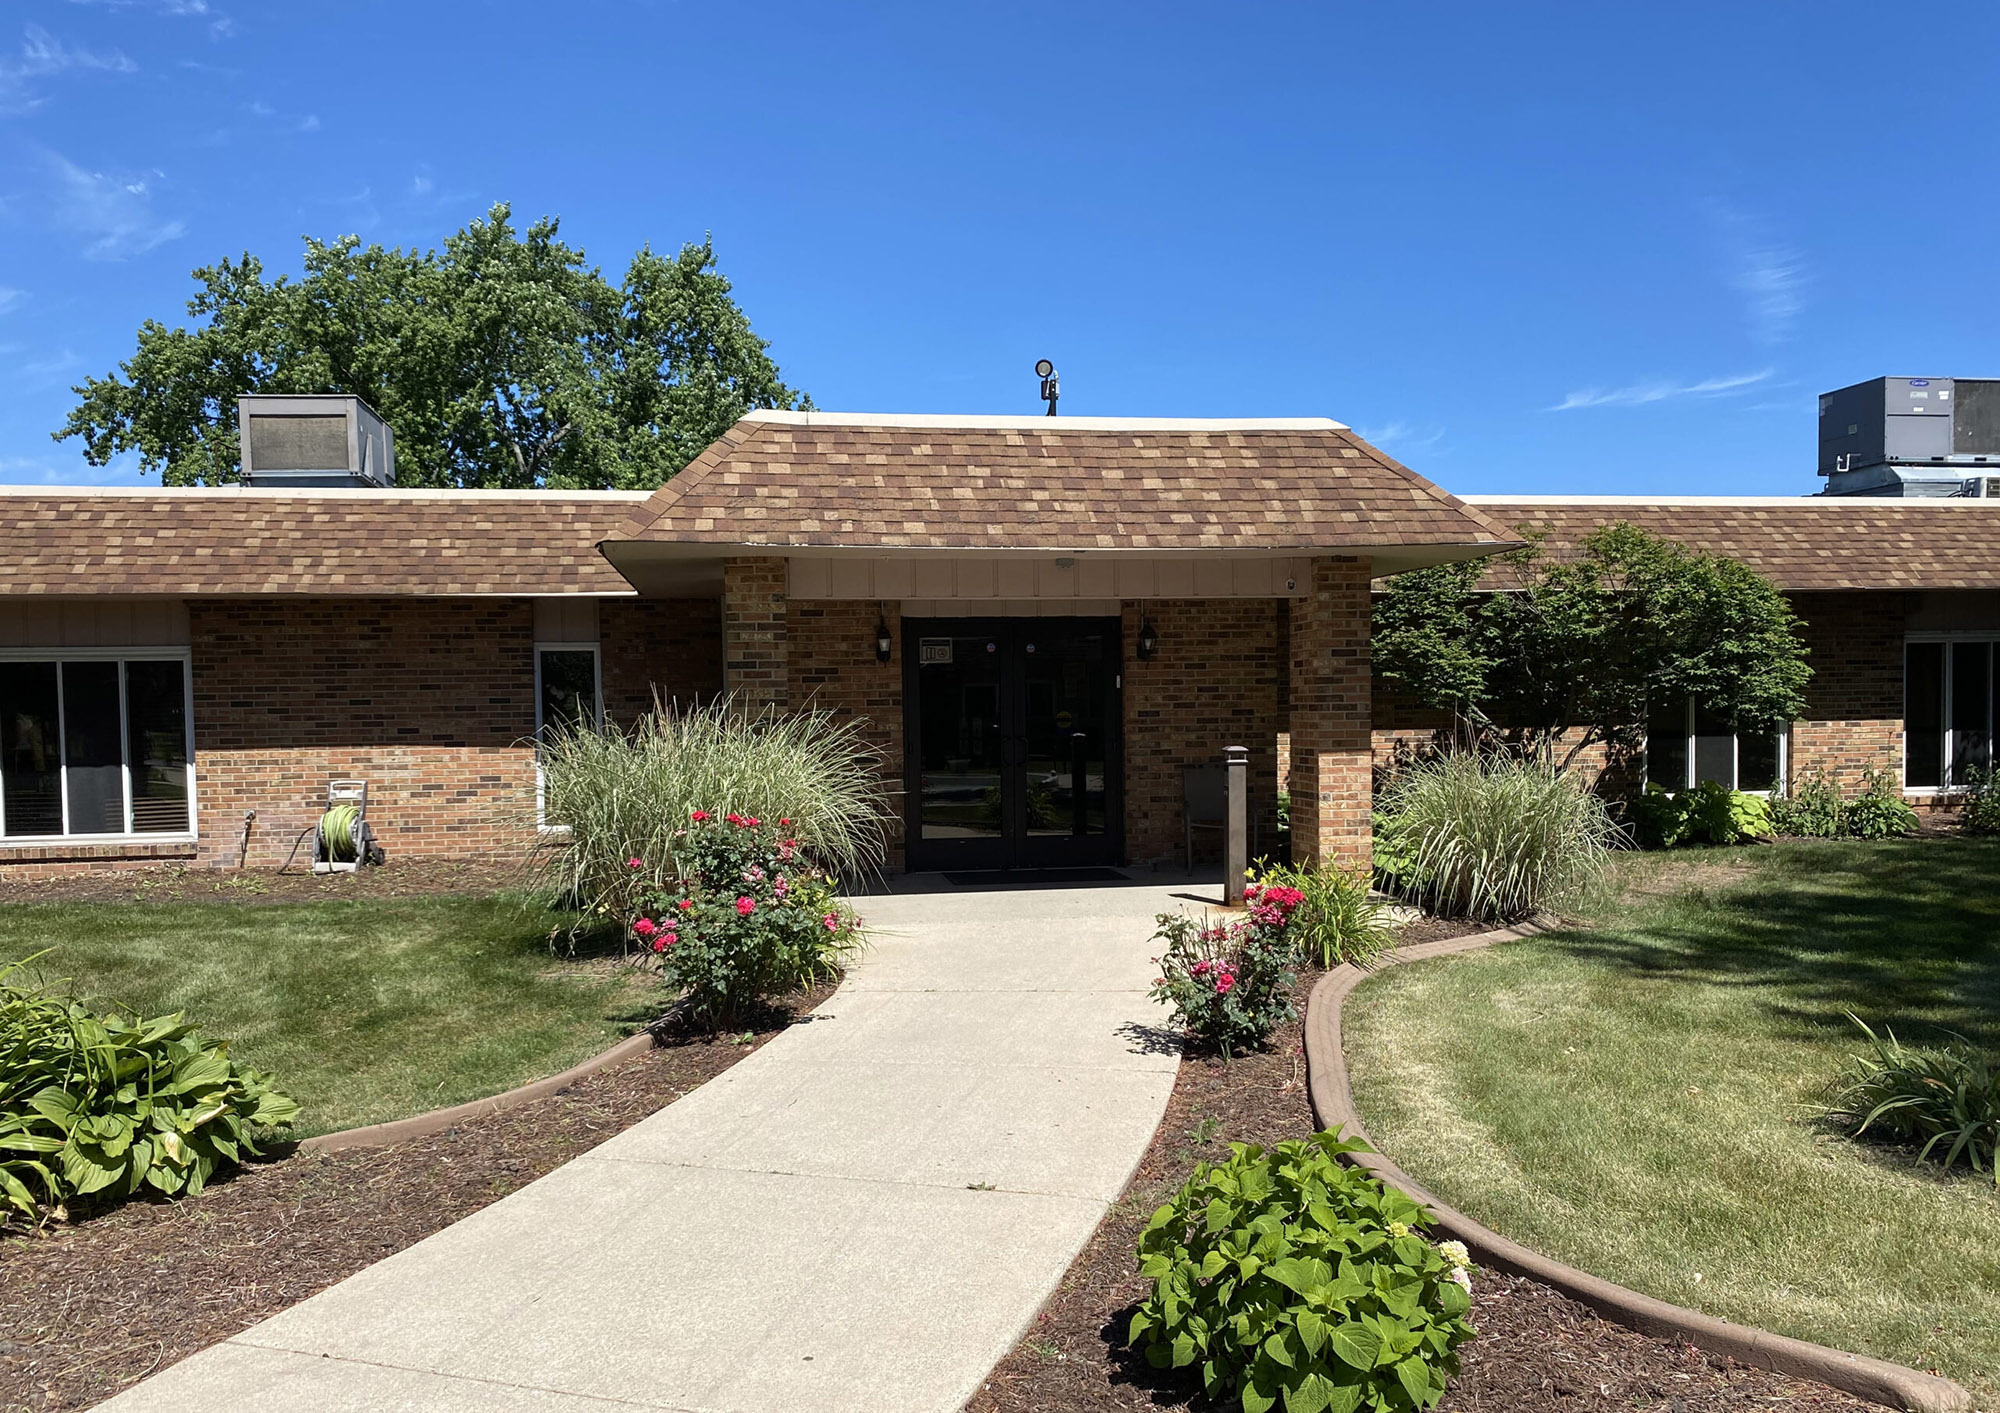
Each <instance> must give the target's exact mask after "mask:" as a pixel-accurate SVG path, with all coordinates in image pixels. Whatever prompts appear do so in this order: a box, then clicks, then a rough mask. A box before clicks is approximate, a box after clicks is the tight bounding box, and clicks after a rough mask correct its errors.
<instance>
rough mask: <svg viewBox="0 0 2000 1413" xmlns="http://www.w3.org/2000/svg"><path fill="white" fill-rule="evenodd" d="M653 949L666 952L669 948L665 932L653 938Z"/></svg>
mask: <svg viewBox="0 0 2000 1413" xmlns="http://www.w3.org/2000/svg"><path fill="white" fill-rule="evenodd" d="M653 950H654V951H655V952H664V951H666V950H667V939H666V936H665V934H662V935H661V936H658V937H655V938H654V939H653Z"/></svg>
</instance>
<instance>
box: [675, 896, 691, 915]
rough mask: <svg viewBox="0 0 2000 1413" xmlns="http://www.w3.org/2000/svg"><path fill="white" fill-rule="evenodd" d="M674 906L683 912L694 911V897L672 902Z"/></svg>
mask: <svg viewBox="0 0 2000 1413" xmlns="http://www.w3.org/2000/svg"><path fill="white" fill-rule="evenodd" d="M674 906H675V907H677V908H679V909H680V910H681V911H682V912H684V913H691V912H693V911H694V899H692V898H683V899H681V900H680V901H679V902H678V903H676V904H674Z"/></svg>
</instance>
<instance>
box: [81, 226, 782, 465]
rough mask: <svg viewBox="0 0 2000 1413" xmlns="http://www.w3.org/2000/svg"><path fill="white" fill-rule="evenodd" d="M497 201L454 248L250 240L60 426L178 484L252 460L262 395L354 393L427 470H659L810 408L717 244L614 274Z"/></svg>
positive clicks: (203, 274) (89, 390) (406, 461)
mask: <svg viewBox="0 0 2000 1413" xmlns="http://www.w3.org/2000/svg"><path fill="white" fill-rule="evenodd" d="M511 217H512V213H511V211H510V209H509V208H508V207H507V206H505V205H499V206H495V207H494V208H493V209H492V211H491V212H489V213H488V215H487V218H486V219H485V220H483V221H473V222H472V223H470V224H469V225H467V226H466V227H465V229H463V230H461V231H458V232H457V233H455V234H454V235H452V236H451V237H449V238H448V239H447V240H446V241H445V243H444V248H443V250H442V251H435V250H432V251H418V250H416V249H414V248H412V249H410V250H403V249H399V248H385V247H383V246H381V245H368V246H364V245H362V244H361V242H360V239H359V238H358V237H355V236H344V237H342V238H340V239H338V240H334V241H331V242H321V241H318V240H314V239H312V238H310V237H308V238H307V239H306V243H305V245H306V249H305V265H304V272H303V274H302V275H301V276H300V277H299V278H297V279H293V278H291V277H289V276H285V275H280V276H278V277H277V278H276V279H271V280H267V279H266V278H265V277H264V268H263V265H262V264H261V263H260V262H259V261H258V260H257V259H256V257H254V256H252V255H249V254H245V255H244V256H243V258H242V259H241V260H236V261H231V260H227V259H225V260H223V261H221V262H220V263H219V264H216V265H211V266H208V267H206V268H203V269H199V270H196V271H195V272H194V278H195V280H196V282H197V283H198V284H199V285H200V287H201V288H200V291H199V292H198V293H197V294H196V295H195V297H194V298H193V299H191V300H189V301H188V306H187V307H188V313H189V314H190V315H192V316H193V317H194V319H195V320H196V321H197V322H196V323H195V324H194V325H193V326H192V327H187V328H168V327H167V326H166V325H164V324H161V323H158V322H157V321H154V320H150V319H149V320H147V321H146V322H145V323H144V324H142V325H141V326H140V328H139V338H138V349H137V351H136V352H135V353H134V354H133V355H132V357H131V358H129V359H127V360H126V361H125V362H123V363H121V364H120V365H119V367H118V369H117V371H115V372H113V373H110V374H108V375H106V376H105V377H102V378H92V379H90V380H89V381H87V382H85V383H83V384H81V385H79V386H78V387H77V388H76V389H75V391H76V393H77V394H78V397H79V399H80V401H79V402H78V404H77V406H76V408H75V409H74V410H73V411H72V412H71V413H70V415H69V420H68V421H67V422H65V423H64V424H63V426H62V429H61V430H60V431H58V432H56V433H55V434H54V435H55V437H56V439H57V440H58V441H60V440H62V439H64V438H66V437H81V438H82V439H83V444H84V453H85V456H86V457H87V458H88V459H89V460H90V462H91V463H92V464H93V465H97V466H102V465H103V464H104V463H105V462H106V461H108V460H110V458H111V457H113V456H115V455H118V454H119V453H122V452H136V453H138V456H139V463H140V466H141V468H142V469H143V470H145V471H149V472H157V473H159V475H160V476H161V478H162V480H163V482H164V483H165V484H167V485H214V484H218V483H221V482H226V481H234V480H236V479H237V474H238V447H237V440H236V399H237V397H238V396H239V395H241V394H244V393H258V392H262V393H350V394H357V395H359V396H360V397H361V398H362V399H363V400H364V401H366V402H367V403H368V404H369V405H370V406H371V407H373V408H374V409H375V410H376V411H377V412H379V413H380V414H381V415H382V416H383V418H384V419H385V420H386V421H387V422H388V423H389V425H390V426H391V427H392V428H393V429H394V430H395V434H396V479H397V482H398V483H399V484H403V485H414V486H500V487H506V486H514V487H523V486H550V487H558V488H572V489H573V488H624V489H650V488H652V487H655V486H658V485H660V484H661V483H662V482H663V481H665V480H666V479H667V478H668V477H669V476H671V475H673V474H674V473H675V472H676V471H678V470H680V468H681V467H683V466H685V465H687V463H688V462H689V461H691V460H693V459H694V457H695V456H696V455H698V454H699V453H700V451H701V449H702V448H703V447H705V446H707V445H708V444H709V443H710V442H712V441H713V440H715V438H716V437H718V436H719V435H721V434H722V432H723V431H724V430H725V429H727V428H728V427H729V425H730V424H731V423H733V422H734V421H735V420H736V419H737V418H738V417H740V416H741V415H742V414H743V413H744V412H745V411H747V410H749V409H751V408H760V407H761V408H769V407H784V408H790V407H810V406H811V405H812V404H811V401H810V400H809V399H806V398H803V397H802V396H801V395H800V394H798V393H797V392H795V391H794V390H793V389H791V388H789V387H787V386H786V385H785V384H784V382H783V381H782V380H781V379H780V378H779V376H778V369H777V365H776V364H774V363H773V362H772V361H771V359H770V356H769V355H768V353H767V352H766V351H765V350H766V345H765V343H764V341H763V340H762V339H760V338H758V337H757V335H756V334H755V333H753V332H752V331H751V328H750V321H749V320H748V319H746V318H745V317H744V315H743V311H742V310H741V309H740V308H738V307H737V305H736V302H735V300H734V299H732V298H731V297H730V287H729V281H728V280H727V279H725V278H724V277H723V276H722V275H721V274H720V273H719V272H718V271H717V270H716V268H715V250H714V246H713V244H712V243H711V242H710V241H708V240H704V241H703V242H702V243H701V244H700V245H687V246H683V247H682V249H681V252H680V254H679V255H678V256H675V257H673V258H671V259H670V258H668V257H666V256H663V255H658V254H655V253H654V252H653V250H652V249H651V248H650V247H647V248H643V249H641V250H640V251H639V252H638V254H636V255H635V256H633V258H632V262H631V264H630V266H629V267H628V268H627V270H626V272H625V279H624V282H623V283H622V284H620V285H613V284H611V283H610V282H609V281H608V280H607V279H606V278H605V277H604V275H603V274H602V273H601V272H600V271H599V270H598V269H597V268H596V267H595V266H592V265H589V264H587V263H586V261H585V259H584V254H583V252H582V251H581V250H578V249H576V248H574V247H572V246H569V245H565V244H564V243H563V242H562V241H561V240H560V239H559V238H558V234H557V223H556V222H555V221H554V220H553V219H550V220H542V221H537V222H536V223H535V224H533V225H531V226H529V227H528V228H527V229H526V230H525V231H520V232H517V231H516V230H515V228H514V225H513V223H512V219H511Z"/></svg>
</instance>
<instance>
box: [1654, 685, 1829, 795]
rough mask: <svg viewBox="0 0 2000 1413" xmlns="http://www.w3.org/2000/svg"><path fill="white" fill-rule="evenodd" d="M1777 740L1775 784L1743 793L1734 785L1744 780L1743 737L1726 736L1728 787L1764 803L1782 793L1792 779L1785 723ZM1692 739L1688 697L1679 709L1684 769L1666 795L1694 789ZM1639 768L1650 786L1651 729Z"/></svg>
mask: <svg viewBox="0 0 2000 1413" xmlns="http://www.w3.org/2000/svg"><path fill="white" fill-rule="evenodd" d="M1777 737H1778V782H1777V784H1776V785H1775V786H1774V787H1773V788H1771V789H1769V790H1745V789H1743V788H1742V786H1740V785H1737V784H1735V783H1734V782H1735V781H1738V780H1741V779H1742V778H1743V738H1742V736H1741V735H1740V734H1739V733H1738V732H1735V731H1732V732H1730V733H1729V778H1730V781H1731V782H1732V783H1731V785H1730V788H1731V789H1732V790H1735V791H1736V792H1737V793H1738V794H1740V795H1756V796H1757V797H1759V798H1760V799H1766V800H1768V799H1772V798H1774V797H1775V796H1778V795H1781V794H1783V793H1784V790H1785V787H1786V785H1788V784H1789V783H1791V778H1792V729H1791V727H1790V725H1789V724H1787V725H1783V726H1780V727H1778V728H1777ZM1694 739H1695V737H1694V698H1693V697H1689V698H1688V699H1687V702H1686V704H1685V705H1684V706H1683V708H1682V710H1681V740H1682V741H1683V742H1684V743H1685V744H1686V747H1687V767H1686V769H1684V770H1683V771H1682V772H1681V783H1680V785H1679V787H1678V788H1677V789H1675V790H1669V791H1668V792H1667V793H1669V794H1678V793H1679V792H1680V791H1681V790H1692V789H1694V787H1695V779H1694V775H1695V759H1694V752H1695V746H1694ZM1641 768H1642V769H1643V771H1644V779H1645V780H1646V782H1647V783H1648V784H1651V783H1653V733H1652V732H1651V731H1650V730H1649V731H1647V733H1646V749H1645V752H1644V759H1643V760H1642V762H1641ZM1663 788H1664V787H1663Z"/></svg>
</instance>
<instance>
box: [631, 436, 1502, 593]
mask: <svg viewBox="0 0 2000 1413" xmlns="http://www.w3.org/2000/svg"><path fill="white" fill-rule="evenodd" d="M1516 543H1518V540H1517V539H1516V538H1515V537H1514V536H1512V535H1510V534H1508V533H1507V532H1506V531H1505V530H1503V529H1502V528H1501V527H1500V526H1499V525H1498V524H1497V523H1495V522H1494V521H1493V520H1491V519H1489V518H1488V517H1486V516H1485V515H1483V514H1481V513H1480V512H1479V511H1477V510H1475V509H1473V508H1472V507H1470V506H1468V505H1466V504H1465V503H1464V502H1463V501H1461V500H1459V499H1458V498H1457V497H1455V496H1452V495H1449V494H1447V493H1446V492H1444V491H1442V490H1440V489H1439V488H1438V487H1436V486H1434V485H1432V484H1431V483H1430V482H1429V481H1426V480H1424V479H1423V478H1422V477H1421V476H1418V475H1417V474H1416V473H1414V472H1412V471H1410V470H1409V469H1408V468H1406V467H1404V466H1401V465H1399V464H1398V463H1396V462H1395V461H1392V460H1391V459H1390V458H1388V457H1387V456H1385V455H1383V454H1382V453H1381V452H1380V451H1378V450H1376V449H1375V448H1374V447H1372V446H1370V445H1368V443H1366V442H1364V441H1362V440H1361V439H1360V438H1359V437H1357V436H1355V435H1354V433H1353V432H1351V431H1350V430H1349V429H1347V428H1346V427H1344V426H1342V425H1341V424H1340V423H1338V422H1333V421H1329V420H1327V419H1325V418H1277V419H1262V420H1210V419H1193V418H1128V417H1060V418H1050V417H920V416H891V415H880V414H873V413H824V412H752V413H749V414H747V415H746V416H745V417H744V418H743V419H742V420H741V421H740V422H738V423H737V424H736V425H735V426H734V427H732V428H730V430H729V431H728V432H727V433H726V434H725V435H724V436H722V437H721V438H720V439H719V440H718V441H716V443H715V444H714V445H713V446H711V447H709V448H708V450H707V451H705V452H703V453H702V454H701V456H699V457H697V458H696V459H695V460H694V461H693V462H692V463H691V464H690V465H689V466H688V467H687V468H686V469H685V470H683V471H682V472H681V473H680V474H679V475H677V476H676V477H674V479H673V480H671V481H669V482H668V483H667V485H666V486H665V487H664V488H662V489H661V490H660V491H659V492H658V493H656V494H655V495H654V496H653V497H652V498H651V499H649V500H647V501H646V502H645V503H644V504H643V505H642V506H640V507H639V508H638V510H637V512H636V513H635V514H634V515H633V517H632V519H631V521H630V522H629V523H628V524H627V525H626V526H625V527H624V528H623V529H622V530H621V531H620V532H619V533H618V534H616V535H614V536H611V537H608V538H606V539H605V540H604V541H603V542H602V543H601V545H600V548H601V549H602V550H603V552H604V555H605V557H606V558H607V559H609V560H610V561H611V563H612V564H613V565H614V566H616V568H617V569H618V570H619V572H620V573H622V574H623V575H624V576H625V577H626V578H627V579H628V580H629V581H631V583H632V584H633V586H634V587H635V588H637V589H638V590H639V592H640V593H642V594H647V595H667V594H686V593H689V592H702V591H706V592H717V593H719V592H720V590H721V585H722V574H721V564H722V561H723V560H724V559H725V558H728V557H731V556H740V555H768V556H774V557H781V558H785V559H788V560H791V561H792V562H793V563H794V565H810V564H814V563H817V562H823V561H829V560H842V559H861V560H875V561H879V562H887V563H893V564H899V565H905V566H910V565H919V564H921V562H922V561H925V560H934V561H938V562H939V563H940V564H941V565H944V566H946V568H948V569H949V572H950V575H951V579H952V582H951V583H950V585H949V586H946V584H945V582H944V575H945V573H946V568H941V569H934V570H931V571H929V572H928V574H929V580H930V582H929V583H927V584H919V583H917V582H916V578H915V576H917V575H920V574H924V573H925V571H923V570H922V569H921V568H909V569H903V570H895V571H891V573H892V574H894V575H895V576H897V577H896V578H895V581H894V582H895V584H896V585H897V587H893V588H892V587H890V585H888V584H881V583H876V582H873V581H872V579H871V580H870V581H869V582H865V583H864V582H863V581H862V580H861V579H860V578H858V577H856V575H857V574H858V571H846V572H845V577H844V578H843V577H842V571H839V570H836V569H832V568H827V569H821V570H816V569H813V568H807V569H805V570H804V572H806V573H810V574H817V575H818V576H819V577H817V578H816V579H815V580H814V589H815V592H816V593H819V594H823V595H826V596H830V597H853V598H868V597H882V598H887V597H915V598H959V597H982V596H994V597H1002V598H1027V597H1043V596H1057V597H1060V596H1063V594H1062V593H1061V592H1056V593H1054V594H1049V593H1048V592H1047V591H1046V590H1042V589H1038V590H1035V591H1033V592H1021V591H1020V590H1019V589H1018V588H1017V589H1016V590H1015V591H1013V592H1007V591H1004V590H1002V589H1001V588H999V587H997V579H998V576H1000V575H1002V574H1003V573H1006V572H1007V571H1004V570H1002V569H1001V568H999V567H998V566H1000V565H1002V564H1004V563H1006V562H1007V561H1014V560H1021V559H1024V558H1030V559H1033V558H1048V557H1050V556H1054V557H1056V562H1055V563H1053V564H1051V565H1049V566H1048V567H1047V569H1046V570H1037V571H1036V576H1037V577H1038V578H1047V577H1048V576H1053V575H1056V574H1063V575H1069V574H1074V575H1075V576H1077V582H1076V583H1075V586H1074V587H1073V588H1071V589H1069V590H1068V591H1067V592H1068V593H1069V594H1070V595H1072V596H1078V597H1087V598H1088V597H1099V598H1119V597H1139V596H1149V595H1152V594H1155V593H1164V592H1174V591H1176V590H1175V589H1174V588H1171V587H1168V586H1164V585H1161V584H1159V583H1157V582H1156V579H1157V576H1158V575H1159V574H1160V573H1161V572H1162V571H1161V568H1160V566H1161V565H1162V564H1166V563H1175V564H1181V565H1185V564H1186V563H1187V562H1188V561H1189V560H1190V559H1198V560H1219V559H1234V560H1247V561H1256V560H1287V559H1289V560H1294V561H1304V560H1308V559H1311V558H1315V557H1323V556H1327V555H1340V556H1351V557H1355V558H1362V559H1368V560H1371V561H1372V562H1373V565H1374V572H1375V573H1376V574H1378V575H1380V574H1394V573H1400V572H1401V571H1403V570H1406V569H1415V568H1419V567H1422V566H1424V565H1429V564H1441V563H1446V562H1449V561H1453V560H1460V559H1470V558H1474V557H1477V556H1480V555H1486V554H1492V553H1494V552H1495V551H1496V550H1502V549H1506V548H1509V547H1510V546H1512V545H1514V544H1516ZM1065 560H1067V561H1070V562H1069V563H1067V564H1064V563H1062V562H1061V561H1065ZM1128 560H1129V561H1130V564H1127V565H1126V568H1125V569H1124V570H1123V571H1122V572H1123V573H1124V574H1125V576H1126V578H1127V580H1128V582H1127V583H1119V582H1117V576H1118V575H1119V574H1120V573H1121V571H1120V570H1119V569H1117V568H1115V567H1114V566H1115V565H1117V564H1118V563H1120V562H1123V561H1128ZM967 566H972V567H971V568H970V569H968V568H967ZM1138 566H1144V567H1143V568H1140V567H1138ZM872 572H873V571H872ZM1167 572H1169V573H1172V572H1173V571H1167ZM1236 572H1238V571H1232V574H1234V573H1236ZM1019 573H1020V572H1019V571H1018V570H1017V571H1015V582H1016V583H1017V585H1018V584H1019V583H1020V578H1019ZM1240 573H1241V574H1242V576H1243V578H1244V583H1243V585H1242V586H1240V587H1236V586H1234V581H1233V579H1232V581H1231V584H1230V585H1229V586H1222V585H1219V584H1218V586H1217V591H1219V592H1226V593H1234V594H1257V595H1263V594H1275V595H1283V594H1284V593H1286V592H1287V590H1286V589H1285V588H1283V587H1280V586H1282V585H1283V584H1284V582H1285V580H1286V579H1287V578H1289V579H1292V580H1294V581H1296V580H1297V578H1298V573H1297V571H1296V569H1294V572H1292V573H1290V574H1285V573H1276V572H1274V571H1273V570H1264V571H1253V570H1247V569H1246V570H1243V571H1240ZM968 575H969V576H970V577H971V579H972V581H973V582H974V583H975V584H976V583H978V582H979V581H980V577H981V576H985V577H987V578H991V579H994V580H995V581H996V587H995V588H994V589H991V590H989V591H987V593H986V594H984V595H982V594H981V593H980V592H979V591H978V590H977V589H974V590H972V591H970V592H968V591H967V590H966V589H965V588H964V586H963V585H962V584H961V583H960V582H959V580H960V579H962V578H965V577H967V576H968ZM906 579H907V580H908V585H907V587H902V585H903V584H904V581H905V580H906ZM1253 581H1254V586H1253ZM842 584H845V585H846V586H847V587H846V588H845V589H844V590H843V589H842V588H841V585H842ZM1178 591H1180V592H1195V591H1196V589H1195V587H1194V585H1193V584H1192V583H1189V584H1188V585H1187V586H1186V587H1185V588H1183V589H1180V590H1178ZM1201 591H1202V592H1208V591H1209V590H1207V589H1203V590H1201Z"/></svg>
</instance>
